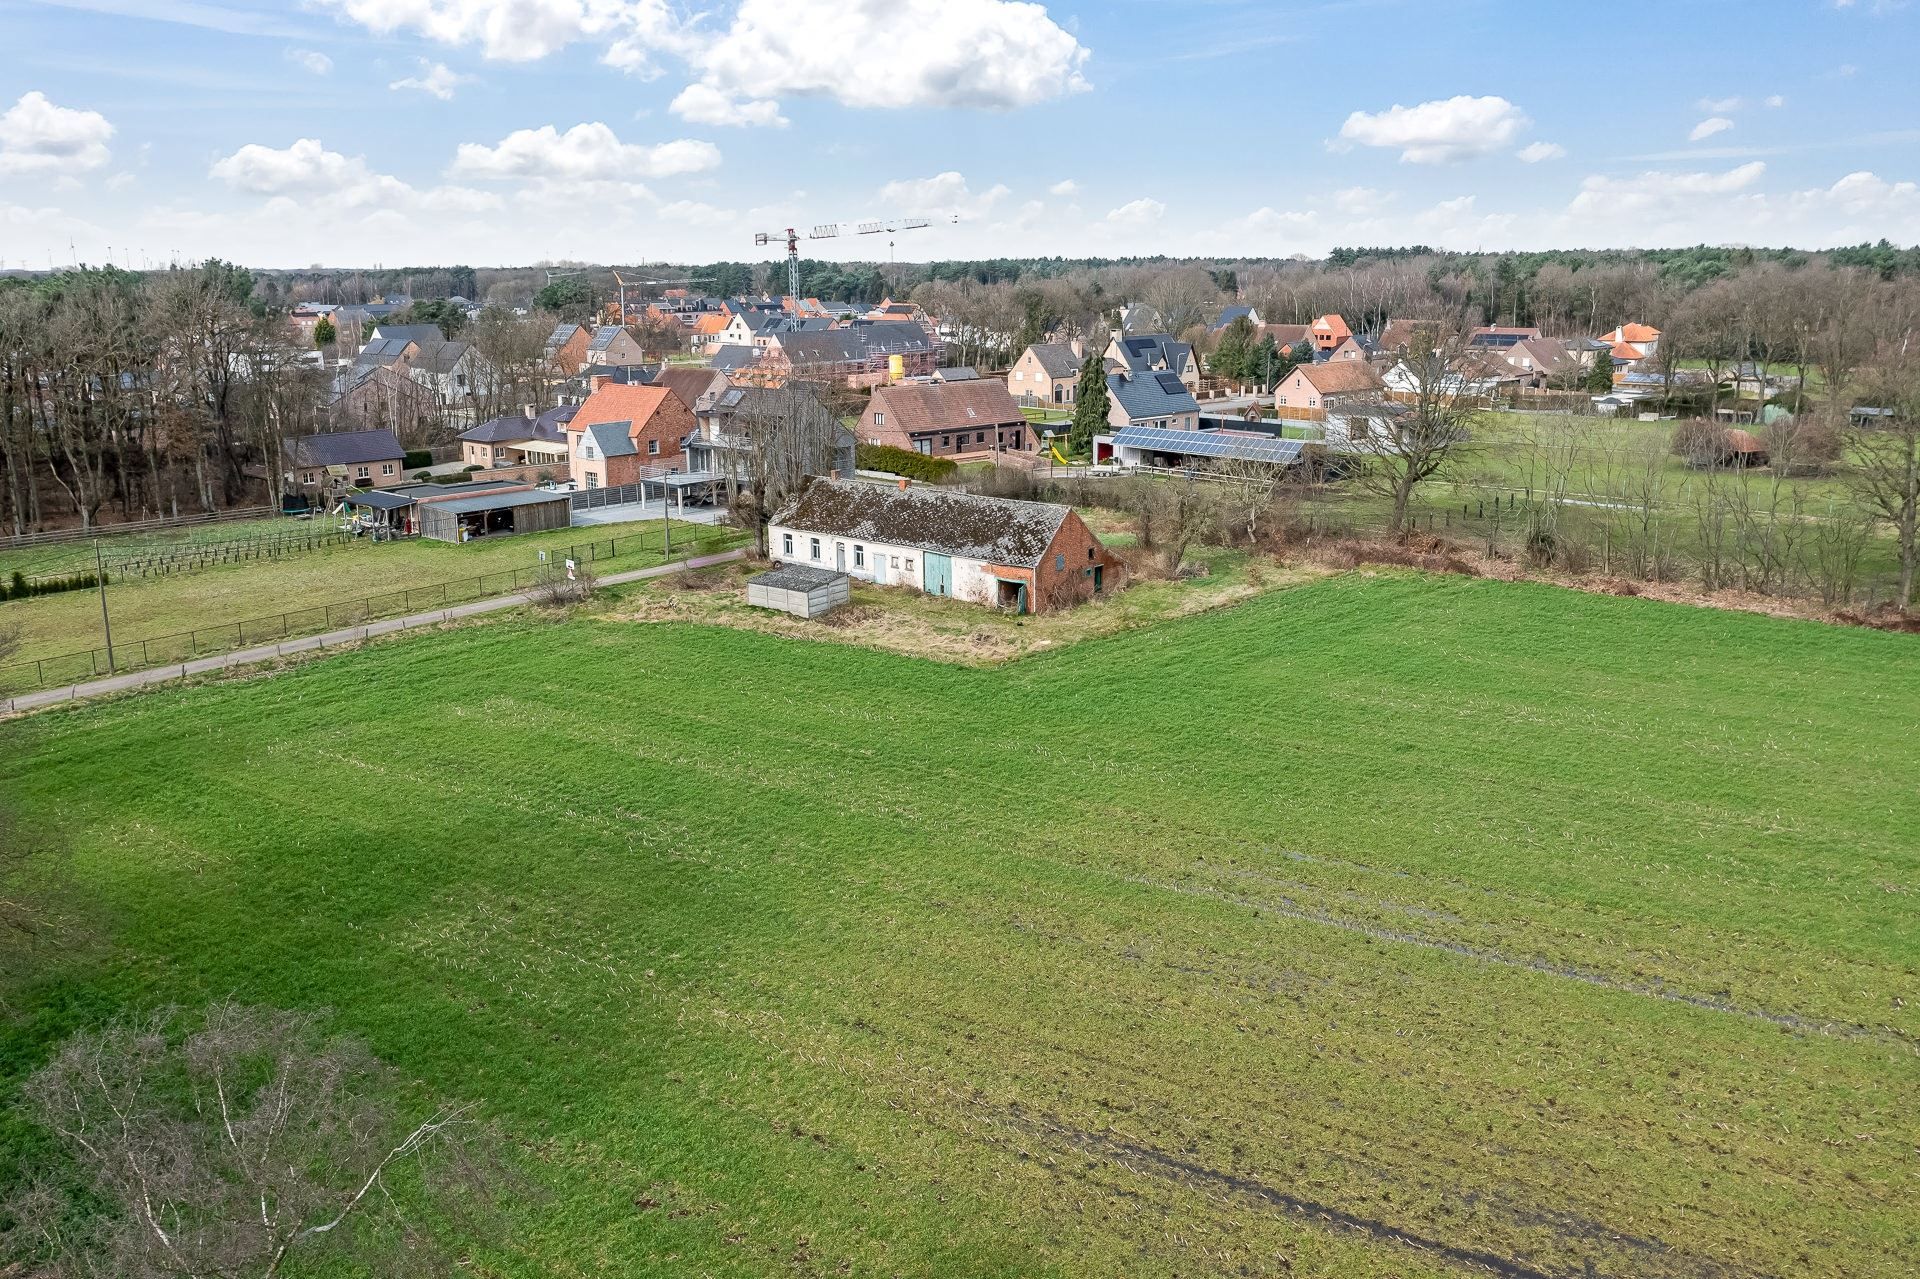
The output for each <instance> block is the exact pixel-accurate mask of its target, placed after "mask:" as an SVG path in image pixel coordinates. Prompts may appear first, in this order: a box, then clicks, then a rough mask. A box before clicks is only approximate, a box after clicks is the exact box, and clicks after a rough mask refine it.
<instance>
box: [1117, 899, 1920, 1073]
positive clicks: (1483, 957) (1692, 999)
mask: <svg viewBox="0 0 1920 1279" xmlns="http://www.w3.org/2000/svg"><path fill="white" fill-rule="evenodd" d="M1087 869H1090V870H1096V871H1098V870H1099V868H1097V867H1087ZM1099 873H1105V874H1111V875H1113V876H1114V878H1117V879H1119V880H1121V881H1123V882H1125V883H1129V884H1135V885H1138V886H1140V887H1143V888H1156V889H1160V890H1162V891H1165V892H1171V893H1180V894H1182V895H1183V896H1188V897H1202V898H1207V899H1210V900H1213V901H1222V902H1228V903H1231V904H1232V905H1235V906H1244V907H1246V908H1247V909H1249V910H1254V911H1265V912H1266V913H1268V914H1271V915H1276V916H1278V917H1280V918H1282V919H1291V920H1296V921H1298V922H1300V923H1306V924H1318V925H1320V926H1322V927H1325V928H1337V929H1339V930H1341V931H1342V932H1349V933H1355V934H1358V935H1360V936H1364V937H1371V938H1373V939H1374V940H1375V941H1385V942H1398V943H1401V944H1403V945H1408V946H1418V947H1421V948H1422V949H1426V950H1437V951H1443V952H1445V953H1447V954H1450V955H1458V956H1460V957H1462V958H1464V959H1472V960H1477V961H1479V962H1481V963H1486V964H1497V965H1499V966H1501V967H1504V968H1517V969H1522V970H1524V971H1527V972H1535V973H1543V974H1545V975H1547V976H1550V977H1563V978H1566V979H1568V980H1570V981H1577V982H1581V983H1583V984H1585V985H1589V986H1597V987H1599V988H1601V989H1603V990H1613V991H1619V992H1620V993H1622V994H1627V995H1642V996H1646V997H1647V998H1650V999H1660V1000H1665V1001H1667V1002H1669V1003H1675V1004H1684V1005H1686V1006H1687V1007H1690V1008H1699V1009H1702V1010H1704V1011H1706V1012H1715V1013H1726V1014H1729V1015H1731V1016H1735V1017H1744V1018H1747V1019H1749V1020H1752V1021H1758V1022H1764V1023H1766V1024H1768V1025H1772V1026H1778V1027H1779V1028H1780V1029H1782V1030H1785V1031H1788V1032H1790V1033H1793V1034H1799V1035H1821V1036H1826V1037H1829V1038H1835V1039H1854V1040H1862V1041H1870V1042H1875V1043H1887V1044H1894V1045H1897V1046H1899V1047H1901V1048H1905V1049H1907V1050H1908V1051H1914V1050H1915V1049H1916V1044H1915V1042H1914V1038H1913V1036H1911V1035H1909V1034H1908V1033H1907V1032H1905V1031H1901V1030H1897V1029H1895V1028H1894V1027H1891V1026H1863V1025H1861V1024H1859V1023H1858V1022H1847V1021H1838V1020H1821V1019H1819V1018H1817V1017H1807V1016H1803V1015H1802V1014H1799V1013H1788V1012H1776V1011H1774V1010H1771V1009H1766V1008H1754V1007H1747V1006H1743V1005H1740V1004H1736V1003H1734V1002H1733V1001H1732V1000H1728V999H1721V998H1719V997H1718V996H1715V995H1700V994H1695V993H1693V992H1690V991H1684V990H1675V989H1673V988H1672V987H1670V986H1667V985H1665V984H1664V983H1661V982H1643V981H1626V980H1623V979H1621V978H1619V977H1614V976H1611V975H1609V974H1607V973H1603V972H1599V971H1596V970H1594V969H1591V968H1581V967H1577V966H1575V965H1572V964H1562V963H1555V962H1553V961H1552V960H1547V959H1537V958H1527V957H1525V956H1521V955H1509V954H1507V953H1505V952H1504V951H1498V950H1493V949H1490V948H1488V947H1485V946H1475V945H1471V944H1469V943H1467V942H1461V941H1451V940H1449V939H1447V938H1445V937H1430V936H1427V935H1426V934H1424V933H1412V932H1406V931H1403V930H1401V929H1397V928H1387V927H1384V926H1382V925H1379V924H1370V923H1367V922H1365V921H1364V920H1358V919H1348V918H1345V917H1343V916H1340V915H1334V914H1330V913H1328V912H1326V911H1322V910H1314V909H1312V908H1310V907H1307V906H1302V905H1301V904H1300V903H1298V902H1296V901H1294V900H1293V899H1292V898H1290V897H1284V896H1283V897H1279V898H1277V899H1273V898H1255V897H1246V896H1242V895H1240V894H1238V893H1231V892H1228V891H1226V890H1225V889H1221V888H1214V887H1210V886H1208V885H1204V884H1180V883H1173V882H1170V881H1167V880H1161V879H1153V878H1150V877H1148V876H1145V875H1127V874H1120V873H1118V872H1105V871H1102V872H1099Z"/></svg>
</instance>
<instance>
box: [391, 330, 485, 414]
mask: <svg viewBox="0 0 1920 1279" xmlns="http://www.w3.org/2000/svg"><path fill="white" fill-rule="evenodd" d="M407 375H408V376H409V377H411V378H412V379H413V380H414V381H416V382H418V383H420V384H421V385H422V386H424V387H426V388H427V389H428V390H429V391H431V392H432V393H433V398H434V402H435V403H436V404H438V405H439V406H440V407H441V408H443V409H448V410H455V411H458V410H460V409H463V408H465V407H467V406H468V405H470V403H471V401H472V399H473V397H474V396H475V395H476V394H478V393H479V391H480V390H481V382H482V380H483V377H484V375H485V373H484V370H483V369H482V367H481V364H480V356H479V353H478V352H476V351H475V350H474V349H473V344H472V343H471V342H462V341H459V340H458V339H455V340H453V341H451V342H448V341H438V342H435V341H429V342H425V343H422V344H421V345H420V347H419V352H418V354H416V355H415V356H414V358H413V360H412V363H411V364H410V365H409V366H408V368H407Z"/></svg>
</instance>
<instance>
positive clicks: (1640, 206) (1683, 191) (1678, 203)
mask: <svg viewBox="0 0 1920 1279" xmlns="http://www.w3.org/2000/svg"><path fill="white" fill-rule="evenodd" d="M1766 171H1767V166H1766V164H1765V163H1764V162H1763V161H1760V160H1754V161H1751V162H1750V163H1747V164H1743V165H1741V166H1740V167H1738V168H1735V169H1728V170H1727V171H1726V172H1725V173H1704V172H1695V173H1668V172H1660V171H1649V172H1646V173H1642V174H1640V175H1638V176H1637V177H1631V178H1610V177H1605V176H1602V175H1595V176H1593V177H1590V178H1587V179H1586V180H1585V181H1583V182H1582V183H1581V184H1580V194H1578V195H1576V196H1575V197H1574V198H1573V204H1572V205H1571V206H1570V208H1571V209H1572V211H1573V212H1574V213H1576V214H1579V213H1587V214H1600V215H1603V216H1605V217H1607V218H1608V219H1609V220H1612V221H1615V222H1619V221H1623V220H1626V219H1629V218H1635V217H1645V216H1650V215H1655V214H1662V213H1670V212H1672V211H1674V210H1675V209H1678V208H1683V207H1685V206H1688V205H1691V204H1693V203H1696V202H1698V201H1700V200H1708V199H1721V198H1724V197H1726V196H1730V195H1734V194H1736V193H1738V192H1741V191H1745V190H1747V189H1748V188H1749V187H1751V186H1753V184H1754V183H1756V182H1758V181H1759V180H1760V177H1761V175H1762V174H1764V173H1765V172H1766Z"/></svg>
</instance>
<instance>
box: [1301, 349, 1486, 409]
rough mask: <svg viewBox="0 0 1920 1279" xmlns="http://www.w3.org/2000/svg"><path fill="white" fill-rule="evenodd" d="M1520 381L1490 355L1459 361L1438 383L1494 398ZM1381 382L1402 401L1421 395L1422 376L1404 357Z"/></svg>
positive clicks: (1445, 391) (1452, 392)
mask: <svg viewBox="0 0 1920 1279" xmlns="http://www.w3.org/2000/svg"><path fill="white" fill-rule="evenodd" d="M1519 380H1520V378H1519V375H1518V374H1516V373H1514V372H1513V371H1512V369H1511V368H1510V367H1509V366H1508V365H1507V364H1506V363H1505V362H1504V361H1502V360H1500V359H1498V358H1497V357H1494V356H1492V355H1489V356H1488V358H1486V359H1483V360H1461V361H1459V362H1458V367H1455V368H1452V369H1449V370H1448V371H1447V372H1446V373H1444V374H1442V375H1441V377H1440V379H1439V381H1438V383H1437V384H1436V385H1437V390H1436V394H1438V395H1444V396H1451V397H1460V396H1466V397H1473V398H1479V399H1492V398H1493V397H1494V396H1496V395H1498V394H1500V392H1501V391H1502V390H1503V389H1504V388H1506V387H1508V386H1512V385H1514V384H1517V383H1518V382H1519ZM1381 384H1382V385H1383V386H1384V388H1385V389H1386V390H1387V391H1388V392H1390V393H1391V394H1393V395H1395V396H1398V397H1399V398H1400V399H1402V400H1409V399H1412V398H1413V397H1414V396H1416V395H1418V394H1420V388H1421V385H1422V379H1421V376H1420V373H1419V372H1418V371H1417V370H1415V369H1414V368H1413V366H1412V365H1410V364H1408V363H1407V362H1406V361H1405V360H1401V361H1399V362H1398V363H1396V364H1395V365H1394V366H1393V367H1392V368H1390V369H1388V370H1387V372H1386V375H1385V376H1384V377H1383V378H1382V379H1381ZM1347 406H1348V407H1351V406H1352V402H1351V400H1349V401H1348V402H1347ZM1335 407H1336V408H1338V407H1340V405H1339V404H1336V405H1335Z"/></svg>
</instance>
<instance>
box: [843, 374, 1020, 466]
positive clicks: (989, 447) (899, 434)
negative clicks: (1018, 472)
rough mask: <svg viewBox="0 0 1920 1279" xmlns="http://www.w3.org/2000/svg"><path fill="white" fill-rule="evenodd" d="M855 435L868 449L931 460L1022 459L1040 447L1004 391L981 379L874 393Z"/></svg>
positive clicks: (997, 384) (902, 386)
mask: <svg viewBox="0 0 1920 1279" xmlns="http://www.w3.org/2000/svg"><path fill="white" fill-rule="evenodd" d="M856 429H857V430H858V432H859V435H860V438H861V439H862V440H865V441H867V442H868V443H872V444H891V445H892V446H893V447H895V448H900V449H912V450H913V451H914V452H916V453H925V454H927V455H928V456H930V457H954V458H962V457H983V456H987V455H990V454H994V453H1000V452H1015V453H1023V452H1027V451H1028V450H1030V449H1032V448H1035V447H1037V446H1038V443H1039V441H1038V440H1037V439H1036V438H1035V433H1034V431H1033V429H1032V428H1031V427H1030V426H1029V425H1028V423H1027V419H1026V415H1025V414H1023V413H1021V412H1020V406H1019V405H1017V404H1015V403H1014V402H1013V397H1012V396H1011V395H1009V394H1007V388H1006V385H1005V384H1004V383H1001V382H996V381H989V380H984V379H982V380H976V381H971V382H921V383H901V384H897V385H894V386H880V387H875V388H874V391H873V397H872V398H871V399H870V400H868V402H867V409H866V412H864V413H862V414H861V415H860V425H859V426H858V428H856Z"/></svg>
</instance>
